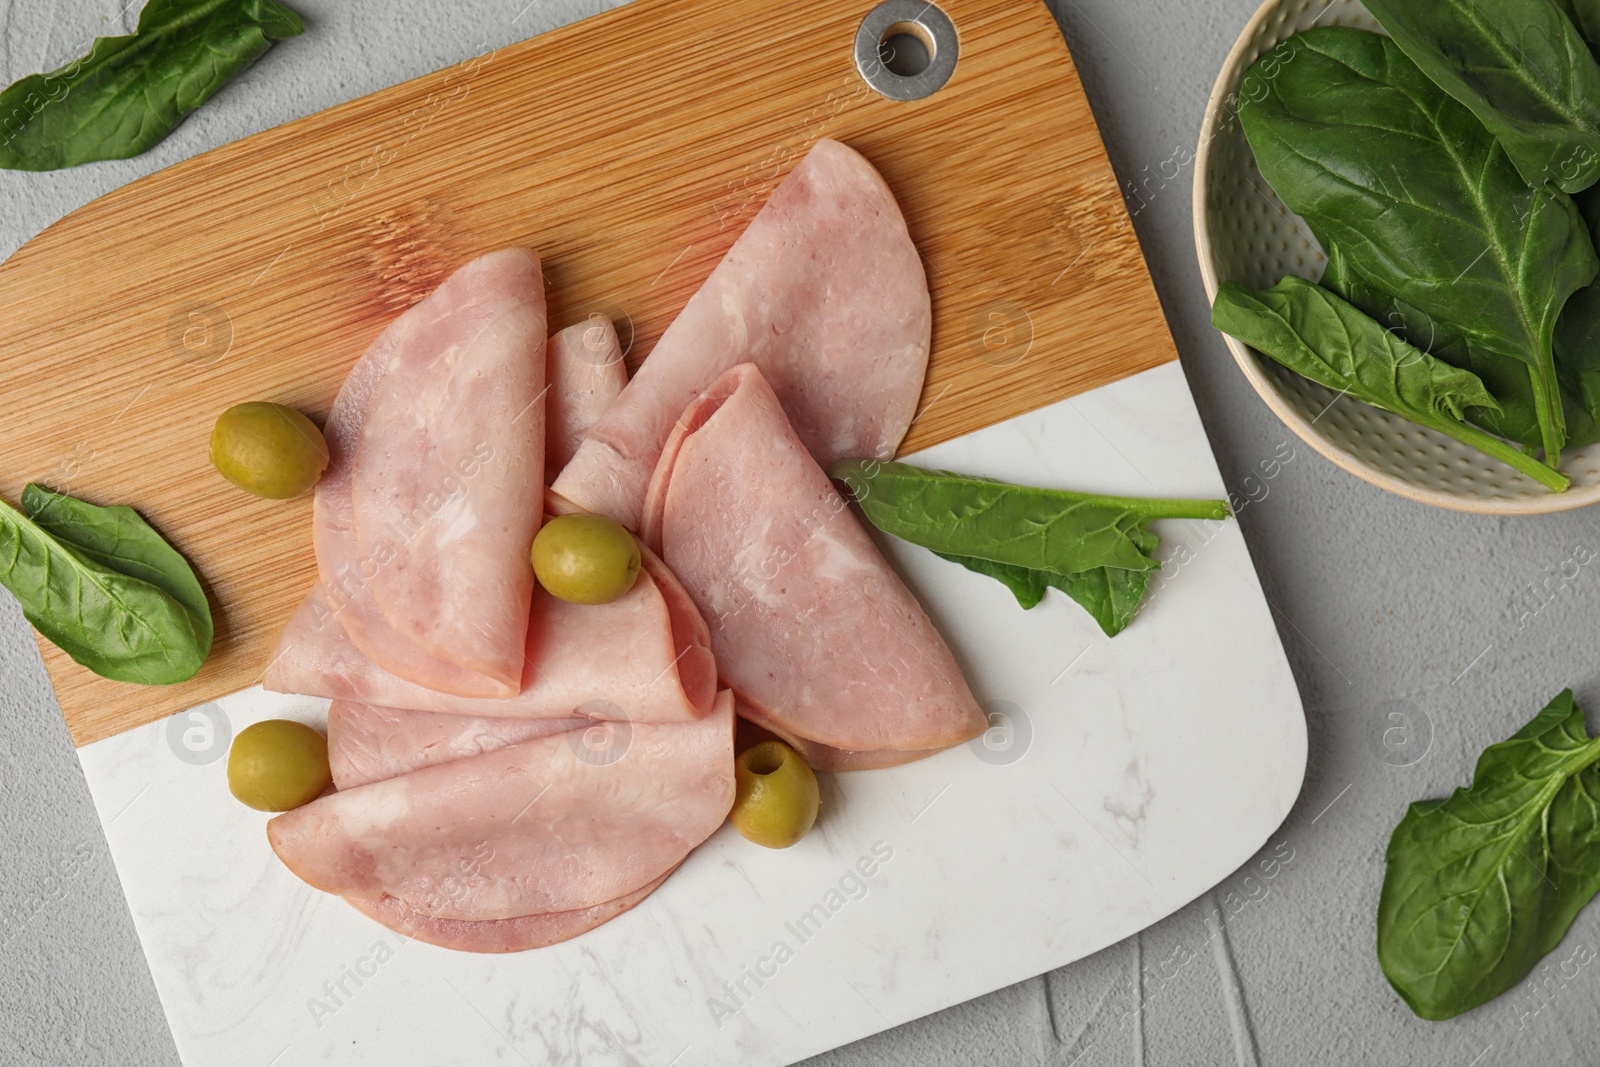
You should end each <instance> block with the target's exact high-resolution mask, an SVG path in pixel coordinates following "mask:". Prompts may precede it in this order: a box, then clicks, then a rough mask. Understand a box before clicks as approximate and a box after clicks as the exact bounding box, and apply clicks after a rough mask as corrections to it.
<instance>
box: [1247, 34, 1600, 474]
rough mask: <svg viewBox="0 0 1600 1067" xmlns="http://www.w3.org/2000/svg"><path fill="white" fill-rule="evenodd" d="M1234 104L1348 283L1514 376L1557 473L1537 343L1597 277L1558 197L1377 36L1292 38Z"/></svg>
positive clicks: (1571, 209)
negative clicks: (1387, 298)
mask: <svg viewBox="0 0 1600 1067" xmlns="http://www.w3.org/2000/svg"><path fill="white" fill-rule="evenodd" d="M1268 63H1271V64H1272V65H1271V66H1266V67H1264V66H1263V64H1268ZM1268 70H1270V71H1272V72H1273V73H1274V75H1275V76H1273V77H1270V78H1269V77H1268V76H1267V73H1266V72H1267V71H1268ZM1241 97H1242V98H1243V100H1244V103H1243V104H1242V105H1241V107H1240V118H1241V121H1242V122H1243V124H1244V129H1245V133H1246V135H1247V137H1248V138H1249V141H1250V145H1251V148H1252V149H1253V150H1254V152H1255V156H1256V161H1257V163H1259V164H1260V167H1261V171H1262V173H1263V174H1264V175H1265V176H1266V178H1267V180H1268V181H1269V182H1270V183H1271V184H1272V187H1273V189H1275V190H1276V191H1277V193H1278V195H1279V196H1280V197H1281V198H1282V199H1283V201H1284V203H1286V204H1288V206H1289V207H1290V208H1291V209H1293V210H1294V211H1296V212H1298V213H1299V214H1300V215H1302V216H1304V217H1305V218H1306V220H1307V221H1308V222H1309V223H1310V224H1311V226H1312V229H1313V230H1314V231H1315V232H1316V233H1317V234H1318V235H1319V236H1325V237H1327V238H1329V239H1330V240H1331V241H1332V243H1333V244H1334V245H1335V246H1336V247H1337V248H1338V249H1339V250H1340V252H1341V253H1342V254H1343V256H1344V257H1345V259H1346V260H1347V261H1348V263H1349V265H1350V266H1351V267H1352V268H1354V269H1355V270H1356V271H1358V272H1359V273H1360V275H1361V276H1362V277H1364V278H1366V279H1368V280H1369V281H1371V282H1372V283H1373V284H1375V285H1376V286H1377V287H1378V288H1379V289H1381V290H1382V291H1383V292H1386V293H1390V294H1393V296H1395V297H1396V298H1398V299H1399V300H1401V301H1403V302H1405V303H1406V304H1408V305H1410V306H1411V307H1413V308H1417V309H1419V310H1420V311H1422V312H1424V313H1425V314H1427V315H1428V316H1430V317H1431V318H1432V319H1433V320H1434V321H1436V322H1439V323H1445V324H1448V325H1449V326H1450V327H1451V329H1452V330H1453V331H1454V332H1456V333H1457V334H1460V335H1461V336H1463V337H1465V338H1466V339H1467V340H1469V341H1471V342H1473V343H1474V344H1476V345H1478V346H1480V347H1481V348H1483V349H1487V350H1489V351H1492V352H1495V353H1497V354H1499V355H1502V356H1506V357H1510V358H1513V359H1516V360H1518V361H1520V362H1521V363H1523V364H1525V365H1526V366H1527V368H1528V375H1529V384H1530V388H1531V390H1532V394H1533V398H1534V410H1535V412H1536V413H1537V417H1538V423H1539V428H1540V443H1541V444H1542V446H1543V447H1544V450H1545V459H1546V462H1547V463H1549V464H1550V465H1551V466H1552V467H1554V466H1557V465H1559V462H1560V451H1561V447H1562V445H1563V444H1564V443H1565V441H1566V420H1565V417H1564V412H1563V410H1562V403H1561V398H1560V386H1559V382H1558V379H1557V375H1556V369H1555V363H1554V357H1553V355H1552V351H1551V335H1552V333H1553V331H1554V329H1555V324H1556V319H1557V317H1558V316H1559V315H1560V313H1561V308H1562V306H1563V305H1564V304H1565V303H1566V300H1567V297H1568V296H1569V295H1571V294H1572V293H1573V292H1575V291H1576V290H1578V289H1580V288H1582V287H1583V286H1585V285H1587V284H1589V282H1591V281H1592V280H1594V278H1595V275H1596V273H1597V271H1600V259H1596V257H1595V250H1594V246H1593V244H1592V243H1591V241H1590V239H1589V234H1588V232H1587V229H1586V228H1585V227H1584V225H1583V219H1582V218H1581V217H1580V216H1579V214H1578V209H1577V208H1576V206H1574V204H1573V202H1572V198H1571V197H1569V196H1567V195H1566V194H1565V193H1562V192H1560V191H1559V190H1557V189H1555V188H1554V187H1553V186H1549V185H1543V186H1541V187H1540V188H1538V189H1532V188H1529V186H1528V184H1527V183H1526V182H1524V181H1523V180H1522V177H1521V175H1519V174H1518V173H1517V169H1516V167H1514V166H1513V165H1512V164H1511V161H1510V160H1509V159H1508V158H1507V157H1506V154H1505V150H1504V149H1503V148H1502V147H1501V146H1500V144H1499V143H1498V142H1497V141H1496V140H1495V139H1494V137H1493V136H1492V135H1490V133H1489V131H1488V130H1486V129H1484V127H1483V125H1482V123H1480V122H1479V121H1478V120H1477V118H1476V117H1475V116H1474V115H1473V114H1472V112H1470V111H1468V110H1467V109H1466V108H1465V107H1463V106H1461V105H1460V104H1458V103H1456V102H1455V101H1454V100H1452V99H1451V98H1450V97H1448V96H1446V95H1445V94H1444V92H1443V91H1442V90H1441V89H1439V87H1438V86H1436V85H1434V84H1433V83H1432V82H1431V81H1429V80H1428V79H1427V77H1426V76H1425V75H1424V74H1423V73H1422V71H1420V70H1418V69H1417V66H1416V64H1414V63H1413V62H1411V60H1409V59H1407V58H1406V55H1405V53H1404V52H1402V51H1401V50H1400V48H1399V46H1398V45H1396V44H1395V43H1394V42H1393V41H1391V40H1389V39H1388V38H1385V37H1380V36H1378V35H1377V34H1372V33H1365V32H1362V31H1359V30H1352V29H1343V28H1327V29H1317V30H1311V31H1309V32H1307V33H1302V34H1298V35H1296V36H1294V37H1291V38H1290V39H1289V40H1288V41H1285V42H1284V43H1283V44H1282V45H1280V46H1279V47H1278V48H1276V49H1274V50H1273V51H1272V52H1269V53H1267V55H1266V56H1264V57H1263V58H1262V60H1261V61H1260V62H1258V64H1257V65H1256V66H1255V67H1252V68H1251V70H1250V72H1249V73H1248V74H1247V75H1246V77H1245V81H1244V86H1243V88H1242V89H1241Z"/></svg>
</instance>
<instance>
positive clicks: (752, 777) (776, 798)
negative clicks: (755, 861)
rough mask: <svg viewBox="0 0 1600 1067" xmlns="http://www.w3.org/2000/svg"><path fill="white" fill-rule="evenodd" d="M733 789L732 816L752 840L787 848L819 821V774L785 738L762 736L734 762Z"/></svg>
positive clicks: (773, 846)
mask: <svg viewBox="0 0 1600 1067" xmlns="http://www.w3.org/2000/svg"><path fill="white" fill-rule="evenodd" d="M733 774H734V781H735V783H736V784H735V790H736V791H735V794H734V800H733V810H732V811H731V812H729V813H728V821H729V822H731V823H733V828H734V829H735V830H738V831H739V832H740V833H741V834H743V835H744V836H745V837H746V838H747V839H748V840H751V841H754V842H755V843H756V844H758V845H765V846H766V847H767V848H788V847H789V846H790V845H792V844H794V843H795V842H796V841H799V840H800V839H801V838H802V837H804V836H806V833H807V832H808V831H809V830H810V829H811V826H812V824H813V823H815V822H816V821H817V808H818V807H819V806H820V804H821V796H820V794H819V793H818V791H817V776H816V775H815V774H813V773H811V768H810V767H808V766H806V761H805V760H803V759H801V758H800V753H798V752H796V751H795V750H794V749H792V748H790V747H789V746H788V745H786V744H784V743H783V742H782V741H763V742H761V743H760V744H759V745H755V746H753V747H751V748H747V749H745V750H744V751H743V752H741V753H739V756H738V758H737V759H735V760H734V761H733Z"/></svg>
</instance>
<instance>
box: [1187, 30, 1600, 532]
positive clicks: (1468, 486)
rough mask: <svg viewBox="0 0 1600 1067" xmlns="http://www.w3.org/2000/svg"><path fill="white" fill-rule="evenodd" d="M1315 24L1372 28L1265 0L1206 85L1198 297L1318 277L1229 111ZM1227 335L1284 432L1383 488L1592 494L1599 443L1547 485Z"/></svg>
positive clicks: (1574, 503)
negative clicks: (1253, 74) (1261, 68)
mask: <svg viewBox="0 0 1600 1067" xmlns="http://www.w3.org/2000/svg"><path fill="white" fill-rule="evenodd" d="M1316 26H1355V27H1359V28H1360V29H1364V30H1376V29H1378V23H1377V21H1376V20H1375V19H1373V17H1372V16H1371V15H1370V14H1368V13H1367V9H1366V8H1365V7H1363V6H1361V4H1359V3H1357V2H1355V0H1332V2H1331V3H1330V2H1329V0H1267V2H1266V3H1265V4H1263V5H1261V8H1260V10H1258V11H1257V12H1256V14H1255V17H1254V18H1252V19H1251V20H1250V23H1249V25H1247V26H1246V27H1245V28H1244V33H1242V34H1240V36H1239V40H1238V42H1237V43H1235V44H1234V46H1233V51H1232V52H1230V53H1229V54H1228V59H1227V62H1225V63H1224V64H1223V65H1222V73H1221V74H1219V75H1218V76H1217V84H1216V86H1215V87H1214V88H1213V89H1212V90H1211V99H1210V101H1209V102H1208V103H1207V105H1206V115H1205V122H1204V123H1203V124H1202V126H1201V128H1200V146H1199V150H1198V151H1197V152H1196V153H1195V173H1194V230H1195V233H1194V238H1195V248H1196V250H1197V251H1198V253H1199V256H1200V276H1201V278H1202V279H1203V280H1204V282H1205V287H1206V298H1207V300H1212V299H1215V297H1216V295H1217V286H1218V285H1219V284H1220V283H1221V282H1222V281H1238V282H1242V283H1244V284H1245V285H1249V286H1251V287H1253V288H1258V289H1264V288H1267V287H1269V286H1271V285H1274V284H1276V283H1277V281H1278V280H1279V279H1280V278H1282V277H1283V276H1284V275H1285V274H1298V275H1300V276H1301V277H1303V278H1306V279H1308V280H1311V281H1316V280H1317V279H1318V278H1321V277H1322V269H1323V267H1325V266H1326V265H1327V262H1328V260H1327V257H1326V256H1325V255H1323V253H1322V249H1321V247H1320V246H1318V244H1317V240H1316V238H1315V237H1313V236H1312V235H1311V230H1310V228H1309V227H1307V226H1306V224H1305V221H1304V220H1302V219H1301V218H1300V217H1299V216H1298V215H1295V214H1294V213H1293V212H1291V211H1290V210H1289V209H1288V208H1286V207H1284V206H1283V202H1282V201H1281V200H1279V199H1278V197H1277V194H1275V193H1274V192H1273V191H1272V189H1271V188H1270V187H1269V186H1268V185H1267V183H1266V180H1265V179H1264V178H1262V176H1261V171H1260V170H1259V169H1257V167H1256V161H1255V156H1254V155H1253V154H1252V153H1251V151H1250V145H1249V144H1248V143H1247V142H1246V141H1245V137H1244V129H1243V127H1242V126H1241V125H1240V123H1239V119H1238V91H1239V82H1240V80H1241V79H1242V78H1243V77H1244V73H1245V71H1247V70H1249V69H1250V65H1251V64H1253V63H1254V62H1255V61H1256V60H1257V59H1258V58H1259V57H1260V56H1261V55H1262V53H1264V52H1268V51H1270V50H1272V49H1273V48H1275V47H1277V46H1278V45H1279V44H1281V43H1282V42H1283V41H1285V40H1287V39H1288V38H1289V37H1291V36H1293V35H1294V34H1296V33H1299V32H1300V31H1302V30H1308V29H1311V28H1313V27H1316ZM1290 62H1293V60H1290ZM1227 342H1228V347H1229V348H1230V349H1232V350H1233V356H1234V358H1235V359H1236V360H1238V363H1239V368H1240V369H1241V370H1243V371H1244V376H1245V377H1246V378H1248V379H1249V380H1250V384H1251V385H1253V386H1254V387H1255V390H1256V392H1258V393H1260V394H1261V399H1263V400H1265V401H1266V402H1267V406H1268V407H1270V408H1271V409H1272V410H1273V411H1274V412H1276V413H1277V416H1278V417H1279V418H1280V419H1282V420H1283V421H1284V424H1285V425H1286V426H1288V427H1289V429H1291V430H1293V431H1294V433H1295V434H1296V435H1297V436H1298V437H1299V438H1300V439H1301V440H1303V441H1305V442H1306V443H1307V444H1308V445H1310V446H1311V447H1312V448H1314V449H1316V450H1317V451H1318V452H1320V453H1322V454H1323V455H1324V456H1327V457H1328V458H1329V459H1330V460H1332V461H1333V462H1334V463H1336V464H1338V465H1339V466H1340V467H1343V468H1344V469H1345V470H1347V471H1349V472H1350V473H1352V474H1354V475H1356V476H1357V477H1360V478H1364V479H1366V480H1367V481H1369V482H1371V483H1372V484H1373V485H1376V486H1380V487H1381V488H1384V489H1387V490H1389V491H1390V492H1391V493H1398V494H1400V495H1401V496H1403V497H1408V498H1410V499H1412V500H1420V501H1422V502H1423V503H1425V504H1435V505H1437V506H1439V507H1442V508H1452V509H1454V510H1456V511H1472V512H1478V513H1480V514H1485V515H1532V514H1538V513H1542V512H1551V511H1566V510H1569V509H1571V508H1579V507H1584V506H1586V505H1588V504H1593V503H1596V502H1600V444H1593V445H1589V446H1588V447H1586V448H1578V449H1570V450H1567V451H1564V452H1563V453H1562V456H1561V469H1562V471H1563V472H1565V473H1566V474H1567V475H1569V476H1570V477H1571V478H1572V486H1571V488H1569V489H1568V490H1567V491H1566V492H1564V493H1552V492H1550V491H1549V490H1547V489H1545V488H1544V487H1543V486H1541V485H1540V484H1539V483H1538V482H1535V481H1534V480H1533V479H1532V478H1529V477H1528V476H1527V475H1525V474H1521V473H1519V472H1518V471H1515V470H1513V469H1512V468H1510V467H1508V466H1506V465H1505V464H1503V463H1501V462H1499V461H1498V460H1495V459H1491V458H1490V457H1488V456H1486V455H1484V454H1483V453H1481V452H1479V451H1477V450H1476V449H1473V448H1469V447H1468V446H1466V445H1464V444H1462V443H1461V442H1459V441H1456V440H1455V439H1453V438H1450V437H1446V436H1445V435H1444V434H1441V433H1437V432H1435V431H1433V430H1429V429H1425V428H1423V427H1421V426H1418V425H1417V424H1416V423H1414V422H1410V421H1408V420H1406V419H1403V418H1401V417H1400V416H1398V415H1391V414H1390V413H1389V412H1386V411H1379V410H1378V409H1377V408H1373V407H1368V406H1367V405H1366V404H1363V403H1361V402H1360V401H1358V400H1353V399H1351V398H1349V397H1342V396H1340V395H1339V394H1337V393H1335V392H1334V391H1333V390H1331V389H1328V388H1326V387H1325V386H1321V385H1318V384H1317V383H1315V382H1313V381H1310V380H1308V379H1306V378H1302V377H1300V376H1299V375H1298V374H1294V373H1292V372H1290V371H1288V370H1287V369H1285V368H1284V367H1282V366H1280V365H1278V364H1277V363H1275V362H1273V361H1272V360H1270V359H1267V358H1266V357H1264V356H1262V355H1260V354H1259V353H1257V352H1256V351H1255V350H1254V349H1251V348H1248V347H1246V346H1245V345H1243V344H1240V343H1239V342H1238V341H1236V340H1234V339H1233V338H1232V337H1228V338H1227Z"/></svg>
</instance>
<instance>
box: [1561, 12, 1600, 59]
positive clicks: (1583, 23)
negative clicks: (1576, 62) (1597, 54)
mask: <svg viewBox="0 0 1600 1067" xmlns="http://www.w3.org/2000/svg"><path fill="white" fill-rule="evenodd" d="M1556 6H1558V7H1560V8H1561V10H1562V11H1564V12H1566V15H1567V18H1569V19H1571V20H1572V24H1573V25H1574V26H1576V27H1578V32H1579V33H1581V34H1583V38H1584V40H1585V41H1587V42H1588V44H1589V51H1590V52H1591V53H1594V51H1595V46H1596V44H1600V0H1556Z"/></svg>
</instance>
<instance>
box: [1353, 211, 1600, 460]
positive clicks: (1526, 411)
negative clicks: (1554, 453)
mask: <svg viewBox="0 0 1600 1067" xmlns="http://www.w3.org/2000/svg"><path fill="white" fill-rule="evenodd" d="M1587 195H1588V194H1587V193H1585V194H1584V196H1587ZM1578 199H1579V201H1580V207H1581V206H1582V205H1581V201H1582V197H1579V198H1578ZM1324 247H1325V248H1326V250H1327V253H1328V269H1327V271H1326V272H1324V273H1323V276H1322V282H1321V285H1322V287H1323V288H1324V289H1330V290H1332V291H1333V292H1334V293H1336V294H1338V295H1339V296H1342V297H1344V298H1345V299H1346V300H1348V301H1350V303H1352V304H1354V305H1355V306H1356V307H1358V308H1360V309H1361V310H1362V311H1365V312H1366V313H1367V314H1368V315H1371V316H1372V317H1373V318H1374V319H1376V320H1377V321H1378V323H1379V324H1380V325H1381V326H1383V328H1384V329H1386V330H1389V331H1391V332H1394V333H1398V334H1399V335H1400V336H1401V337H1403V338H1405V339H1406V340H1407V341H1410V342H1411V343H1412V344H1413V345H1415V346H1416V347H1418V348H1420V349H1422V350H1423V351H1424V352H1426V353H1428V354H1429V355H1431V356H1435V357H1437V358H1439V359H1442V360H1444V361H1445V362H1446V363H1448V364H1450V365H1451V366H1452V367H1459V368H1461V369H1462V370H1465V371H1471V372H1472V373H1473V374H1476V375H1477V376H1478V377H1479V378H1480V379H1482V380H1483V384H1484V386H1485V388H1487V389H1488V390H1489V395H1490V396H1492V397H1494V399H1495V402H1496V403H1497V404H1498V405H1499V406H1498V407H1473V406H1468V407H1467V408H1466V412H1465V413H1466V417H1467V421H1468V422H1472V423H1476V424H1477V425H1478V426H1481V427H1483V428H1484V429H1485V430H1488V431H1489V432H1490V433H1493V434H1498V435H1499V436H1501V437H1504V438H1507V439H1508V440H1511V441H1515V442H1516V443H1517V444H1519V445H1523V446H1525V447H1526V448H1529V449H1536V448H1538V447H1539V444H1540V441H1541V437H1540V430H1539V414H1538V411H1537V410H1536V409H1535V407H1534V397H1533V386H1532V384H1531V383H1530V382H1529V380H1528V371H1527V367H1526V366H1524V365H1523V364H1522V363H1520V362H1518V361H1517V360H1514V359H1511V358H1509V357H1506V356H1502V355H1500V354H1499V353H1497V352H1491V351H1490V350H1488V349H1486V348H1484V347H1482V346H1481V345H1479V344H1477V343H1476V342H1473V341H1469V340H1468V339H1467V338H1465V337H1462V336H1461V335H1460V334H1458V333H1456V332H1455V331H1453V330H1451V329H1450V327H1449V326H1446V325H1444V324H1442V323H1439V322H1438V321H1436V320H1435V319H1434V318H1433V317H1432V316H1431V315H1429V314H1428V313H1427V312H1425V311H1422V310H1420V309H1418V308H1414V307H1412V306H1411V305H1410V304H1407V303H1406V302H1405V301H1403V300H1397V299H1395V298H1394V297H1393V296H1391V295H1389V294H1388V293H1385V292H1384V291H1383V290H1381V289H1379V288H1378V287H1377V286H1376V285H1374V284H1372V283H1371V282H1369V281H1367V280H1366V279H1365V278H1362V277H1361V276H1360V275H1359V274H1358V273H1357V272H1356V271H1355V270H1354V269H1353V268H1352V267H1350V265H1349V263H1348V261H1347V260H1346V259H1345V257H1344V255H1343V253H1341V252H1340V251H1339V249H1338V246H1336V245H1334V244H1332V243H1331V242H1328V243H1325V245H1324ZM1592 290H1597V286H1596V283H1590V285H1589V286H1588V288H1585V289H1580V290H1578V292H1576V293H1574V294H1573V295H1572V296H1571V298H1570V299H1568V301H1567V307H1566V310H1565V311H1563V312H1562V316H1561V319H1560V320H1559V321H1558V323H1557V325H1556V332H1555V339H1554V353H1555V363H1556V379H1557V381H1558V383H1559V385H1560V389H1561V407H1562V412H1563V414H1564V416H1565V418H1566V423H1567V445H1568V446H1570V447H1573V448H1581V447H1582V446H1584V445H1587V444H1593V443H1594V442H1595V441H1600V422H1597V421H1596V419H1597V418H1600V408H1596V407H1595V405H1594V403H1593V402H1592V400H1590V399H1589V398H1588V397H1586V395H1585V394H1584V393H1583V392H1582V391H1580V384H1579V382H1578V381H1577V379H1576V377H1575V376H1574V375H1573V374H1572V373H1570V371H1569V369H1568V367H1567V366H1566V365H1565V364H1564V362H1563V360H1562V352H1561V347H1562V325H1563V324H1565V323H1566V322H1567V320H1568V318H1569V317H1570V316H1572V314H1573V305H1574V304H1576V303H1577V302H1578V301H1579V300H1580V298H1582V297H1583V296H1584V294H1585V293H1588V292H1590V291H1592ZM1597 310H1600V304H1597Z"/></svg>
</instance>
